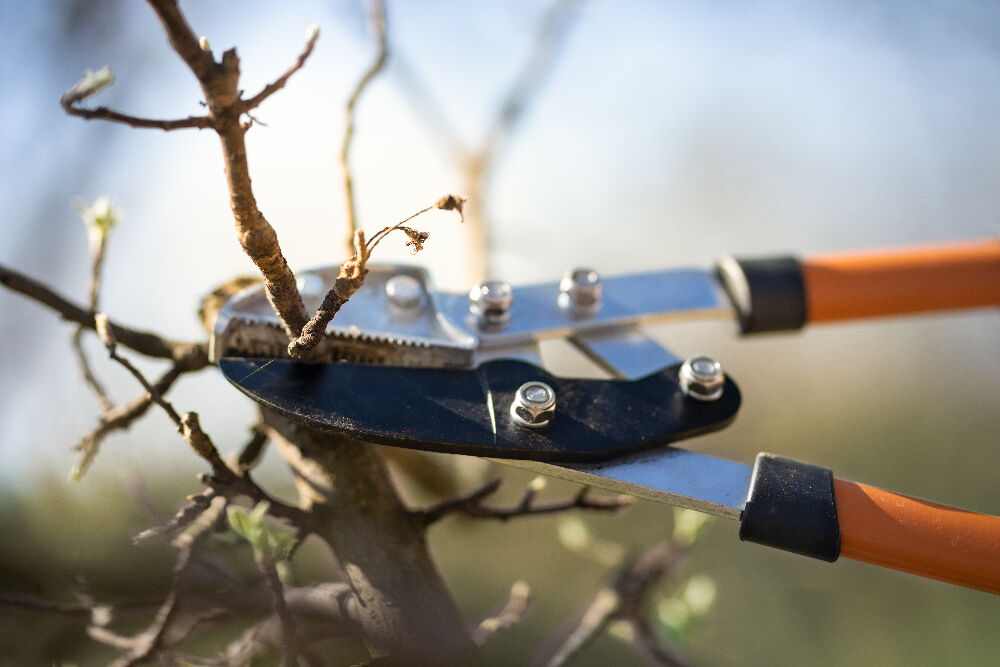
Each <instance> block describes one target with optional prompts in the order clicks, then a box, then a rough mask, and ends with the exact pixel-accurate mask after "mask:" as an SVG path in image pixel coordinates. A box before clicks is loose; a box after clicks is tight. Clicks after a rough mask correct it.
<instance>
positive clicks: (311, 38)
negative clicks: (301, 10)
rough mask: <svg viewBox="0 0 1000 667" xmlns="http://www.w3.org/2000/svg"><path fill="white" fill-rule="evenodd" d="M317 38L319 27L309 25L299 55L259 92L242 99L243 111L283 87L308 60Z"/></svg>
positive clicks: (256, 105) (257, 105)
mask: <svg viewBox="0 0 1000 667" xmlns="http://www.w3.org/2000/svg"><path fill="white" fill-rule="evenodd" d="M317 39H319V27H317V26H311V27H310V28H309V32H308V33H307V36H306V44H305V46H304V47H302V52H301V53H300V54H299V57H298V58H296V60H295V63H294V64H293V65H292V66H291V67H289V68H288V69H287V70H285V73H284V74H282V75H281V76H279V77H278V78H277V79H275V80H274V81H272V82H271V83H269V84H267V85H266V86H264V88H263V89H262V90H261V91H260V92H259V93H257V94H256V95H254V96H253V97H251V98H250V99H248V100H244V101H243V104H242V107H243V108H242V110H243V113H246V112H248V111H250V110H252V109H256V108H257V107H259V106H260V105H261V103H262V102H263V101H264V100H266V99H267V98H269V97H270V96H271V95H274V94H275V93H276V92H278V91H279V90H281V89H282V88H284V87H285V84H287V83H288V80H289V79H290V78H292V75H293V74H295V73H296V72H298V71H299V70H300V69H302V67H303V66H304V65H305V64H306V60H308V59H309V56H310V55H312V52H313V48H314V47H315V46H316V40H317Z"/></svg>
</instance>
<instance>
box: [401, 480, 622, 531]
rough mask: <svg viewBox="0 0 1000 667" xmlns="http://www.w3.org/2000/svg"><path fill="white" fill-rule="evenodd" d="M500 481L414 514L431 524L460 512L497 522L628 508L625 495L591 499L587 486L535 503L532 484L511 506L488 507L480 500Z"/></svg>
mask: <svg viewBox="0 0 1000 667" xmlns="http://www.w3.org/2000/svg"><path fill="white" fill-rule="evenodd" d="M500 484H501V480H500V479H499V478H497V479H493V480H490V481H489V482H487V483H486V484H484V485H482V486H481V487H479V488H478V489H475V490H473V491H471V492H469V493H467V494H464V495H461V496H457V497H455V498H449V499H447V500H444V501H441V502H440V503H437V504H436V505H432V506H431V507H428V508H426V509H423V510H418V511H416V514H417V515H418V516H419V517H420V519H421V520H422V521H423V522H424V524H425V525H430V524H432V523H434V522H436V521H439V520H441V519H443V518H444V517H446V516H448V515H450V514H456V513H462V514H465V515H467V516H470V517H474V518H477V519H499V520H501V521H507V520H509V519H514V518H517V517H522V516H535V515H539V514H557V513H559V512H568V511H571V510H577V509H579V510H596V511H604V512H615V511H618V510H621V509H623V508H625V507H628V506H629V505H630V504H631V503H632V499H631V498H630V497H628V496H617V497H615V498H590V497H589V495H588V494H589V491H590V488H589V487H583V488H581V489H580V491H579V492H578V493H577V494H576V495H575V496H573V497H572V498H569V499H567V500H562V501H557V502H552V503H544V504H537V503H536V502H535V496H536V495H537V493H538V491H539V490H540V486H542V485H540V484H537V483H532V484H529V485H528V487H527V488H526V489H525V490H524V494H523V495H522V496H521V499H520V500H519V501H518V502H517V503H516V504H514V505H512V506H510V507H489V506H486V505H484V504H483V501H484V500H485V499H486V498H488V497H489V496H491V495H493V494H494V493H496V491H497V490H498V489H499V488H500Z"/></svg>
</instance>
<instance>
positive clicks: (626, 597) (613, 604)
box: [532, 540, 687, 667]
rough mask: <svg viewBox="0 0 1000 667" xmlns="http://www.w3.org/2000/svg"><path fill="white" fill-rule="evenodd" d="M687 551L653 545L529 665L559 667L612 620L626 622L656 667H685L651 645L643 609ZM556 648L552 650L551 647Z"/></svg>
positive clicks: (668, 649)
mask: <svg viewBox="0 0 1000 667" xmlns="http://www.w3.org/2000/svg"><path fill="white" fill-rule="evenodd" d="M686 553H687V552H686V549H685V548H684V547H683V546H681V545H679V544H677V543H676V542H673V541H671V540H665V541H663V542H660V543H658V544H656V545H654V546H653V547H652V548H650V549H649V550H648V551H646V552H645V553H644V554H642V556H640V557H639V558H637V559H635V560H633V561H632V562H631V563H629V564H628V565H627V566H625V567H624V568H622V570H621V571H620V572H619V574H618V576H617V577H616V579H615V582H614V583H613V584H612V585H610V586H607V587H605V588H602V589H601V590H600V591H598V592H597V594H596V595H595V596H594V597H593V599H592V600H591V601H590V603H588V605H587V606H586V608H585V609H584V611H583V613H582V614H580V615H579V616H578V618H579V620H578V621H577V622H576V623H575V624H574V625H573V626H572V627H571V629H570V630H569V631H568V632H566V631H563V635H564V636H563V638H561V639H559V638H558V637H557V639H558V641H554V642H552V641H550V642H547V646H543V648H542V650H540V651H539V652H538V653H536V655H535V657H534V659H533V660H532V664H535V665H544V666H545V667H559V665H562V664H564V663H565V662H566V661H567V660H569V659H570V658H572V657H573V656H574V655H576V654H577V653H579V652H580V651H581V650H582V649H583V648H584V647H586V646H587V645H588V644H589V643H590V642H592V641H593V640H594V639H595V638H597V637H598V636H600V634H601V633H602V632H604V630H605V629H606V628H607V627H608V625H610V623H611V622H612V621H614V620H623V621H626V622H628V623H629V624H630V625H631V626H632V627H633V629H634V630H636V633H635V639H634V641H635V642H637V643H640V642H641V643H642V645H641V646H637V648H639V649H640V650H641V651H642V652H643V653H644V655H646V656H647V657H649V658H650V659H653V658H654V657H655V659H656V660H659V662H655V664H658V665H669V666H671V667H673V666H680V665H684V664H686V662H685V661H684V659H683V657H682V656H681V655H680V654H679V653H678V652H677V651H676V650H675V649H673V648H672V647H670V646H668V645H666V644H665V643H663V642H662V641H657V642H656V643H653V641H652V639H651V638H650V636H651V635H652V630H651V629H650V628H649V627H648V625H647V624H646V621H645V619H644V607H645V604H646V598H647V596H648V594H649V592H650V591H651V590H652V589H653V587H654V586H656V584H657V583H659V582H660V581H661V580H662V579H663V578H664V577H667V576H669V575H671V574H672V573H673V572H674V571H676V569H677V568H678V567H679V566H680V564H681V563H682V562H683V561H684V557H685V555H686ZM553 645H554V646H555V649H554V650H553V649H552V648H551V646H553Z"/></svg>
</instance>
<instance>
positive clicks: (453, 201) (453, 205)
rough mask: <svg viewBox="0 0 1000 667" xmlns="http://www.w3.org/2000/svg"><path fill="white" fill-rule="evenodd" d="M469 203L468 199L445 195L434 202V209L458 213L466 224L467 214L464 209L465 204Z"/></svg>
mask: <svg viewBox="0 0 1000 667" xmlns="http://www.w3.org/2000/svg"><path fill="white" fill-rule="evenodd" d="M466 201H468V199H467V198H466V197H462V196H460V195H445V196H444V197H441V199H438V200H437V201H436V202H434V208H439V209H441V210H442V211H458V215H459V217H460V218H461V219H462V222H465V214H464V213H463V209H464V208H465V202H466Z"/></svg>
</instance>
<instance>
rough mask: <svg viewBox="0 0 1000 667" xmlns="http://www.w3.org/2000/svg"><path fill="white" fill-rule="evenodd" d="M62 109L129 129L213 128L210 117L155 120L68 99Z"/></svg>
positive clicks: (74, 114) (86, 118)
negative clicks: (90, 107)
mask: <svg viewBox="0 0 1000 667" xmlns="http://www.w3.org/2000/svg"><path fill="white" fill-rule="evenodd" d="M61 103H62V108H63V109H64V110H65V111H66V113H68V114H69V115H71V116H77V117H78V118H83V119H84V120H106V121H109V122H112V123H123V124H125V125H128V126H129V127H136V128H148V129H153V130H163V131H164V132H169V131H171V130H188V129H198V130H207V129H211V128H212V119H211V118H209V117H208V116H188V117H187V118H177V119H174V120H160V119H155V118H140V117H139V116H132V115H129V114H125V113H121V112H118V111H114V110H112V109H109V108H108V107H97V108H96V109H84V108H83V107H78V106H75V105H74V104H73V102H71V101H69V100H68V99H66V98H63V99H62V100H61Z"/></svg>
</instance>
